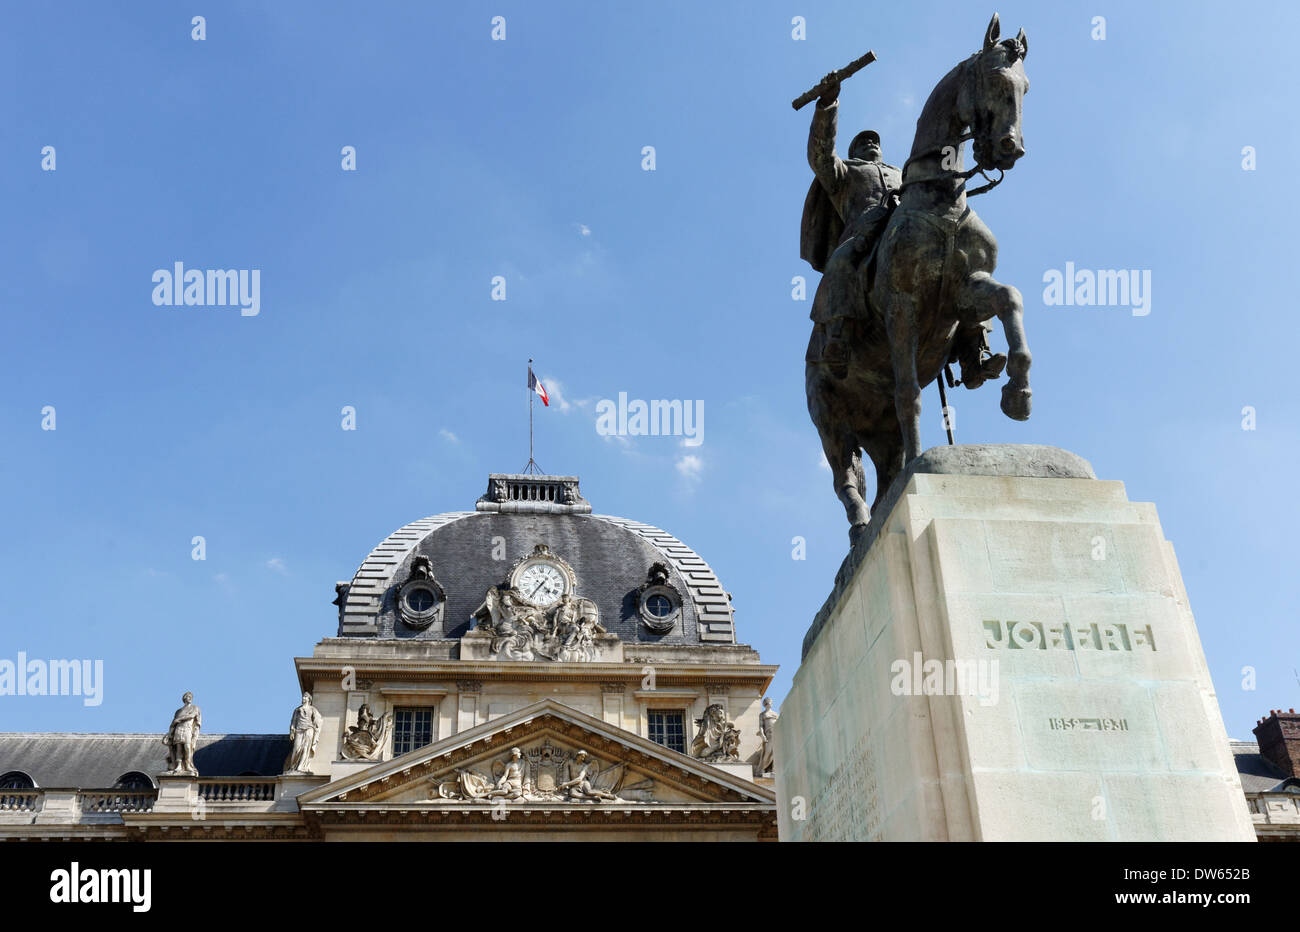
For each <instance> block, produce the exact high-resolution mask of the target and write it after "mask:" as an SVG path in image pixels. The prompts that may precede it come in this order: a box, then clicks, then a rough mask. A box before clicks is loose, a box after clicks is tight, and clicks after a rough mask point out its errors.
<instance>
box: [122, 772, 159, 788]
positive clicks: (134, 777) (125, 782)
mask: <svg viewBox="0 0 1300 932" xmlns="http://www.w3.org/2000/svg"><path fill="white" fill-rule="evenodd" d="M113 789H115V790H137V791H143V790H152V789H153V781H152V780H150V779H149V778H148V777H147V776H145V775H144V774H142V773H141V772H140V771H138V770H132V771H130V772H128V773H124V774H122V776H120V777H118V778H117V782H116V783H114V784H113Z"/></svg>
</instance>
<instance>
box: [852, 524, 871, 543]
mask: <svg viewBox="0 0 1300 932" xmlns="http://www.w3.org/2000/svg"><path fill="white" fill-rule="evenodd" d="M865 533H867V526H866V524H855V525H853V526H851V527H850V528H849V546H850V547H852V546H853V545H854V544H856V543H857V542H858V541H859V540H861V539H862V535H863V534H865Z"/></svg>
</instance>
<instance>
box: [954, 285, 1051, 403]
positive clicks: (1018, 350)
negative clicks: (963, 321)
mask: <svg viewBox="0 0 1300 932" xmlns="http://www.w3.org/2000/svg"><path fill="white" fill-rule="evenodd" d="M958 307H959V308H960V309H961V311H962V312H963V315H972V316H974V317H975V318H976V319H979V320H988V319H989V318H990V317H994V316H996V317H997V318H998V320H1000V321H1002V333H1003V334H1004V335H1005V336H1006V338H1007V384H1006V385H1003V386H1002V413H1003V414H1005V415H1006V416H1007V417H1009V418H1012V419H1013V420H1017V421H1027V420H1029V410H1030V405H1031V401H1032V396H1033V392H1032V391H1031V390H1030V388H1029V365H1030V363H1031V362H1032V361H1033V357H1032V356H1030V354H1029V343H1028V341H1027V340H1026V339H1025V302H1024V299H1023V298H1022V297H1021V296H1020V290H1019V289H1018V288H1016V287H1015V286H1014V285H1004V284H1002V283H1001V282H999V281H995V280H994V279H993V276H992V275H990V274H989V273H988V272H976V273H974V274H973V275H972V276H971V277H970V280H969V281H968V282H967V283H966V287H965V288H964V289H963V291H962V294H961V296H960V298H959V299H958Z"/></svg>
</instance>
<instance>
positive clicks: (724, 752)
mask: <svg viewBox="0 0 1300 932" xmlns="http://www.w3.org/2000/svg"><path fill="white" fill-rule="evenodd" d="M695 724H696V726H697V727H698V729H699V730H698V731H696V733H695V738H694V740H692V741H691V757H698V758H699V759H700V760H702V761H706V762H708V763H716V762H718V761H738V760H740V729H739V728H737V727H736V726H735V723H733V722H732V721H731V719H730V718H729V717H728V716H727V710H726V709H724V708H723V707H722V705H721V703H717V702H715V703H713V704H712V705H710V706H709V707H708V708H707V709H705V710H704V717H703V718H697V719H696V720H695Z"/></svg>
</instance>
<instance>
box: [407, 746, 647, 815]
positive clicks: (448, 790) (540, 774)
mask: <svg viewBox="0 0 1300 932" xmlns="http://www.w3.org/2000/svg"><path fill="white" fill-rule="evenodd" d="M626 778H627V768H626V765H625V764H624V763H622V762H618V763H612V764H609V765H608V766H606V765H602V764H601V763H600V762H599V761H597V760H596V759H595V758H593V757H592V756H591V755H590V754H588V753H587V752H586V751H583V750H572V749H568V748H560V747H556V746H555V745H553V744H551V742H550V741H549V740H547V741H546V742H545V743H543V744H539V745H536V746H534V747H531V748H529V749H527V750H525V749H523V748H518V747H515V748H511V749H510V754H509V755H508V756H507V757H505V758H499V759H497V760H495V761H493V762H492V773H491V775H490V776H489V775H488V774H485V773H481V772H479V771H476V770H470V769H462V768H457V770H456V775H455V776H454V777H443V778H441V779H440V781H439V782H437V783H436V784H435V785H434V786H433V788H432V789H431V790H430V793H429V796H430V798H431V799H448V800H461V801H464V802H482V803H495V802H497V801H498V800H504V801H507V802H534V803H545V802H572V803H601V802H631V801H638V802H648V801H651V800H653V799H654V792H653V788H654V781H653V780H649V779H646V780H640V781H638V782H636V783H630V784H629V783H627V782H626Z"/></svg>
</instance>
